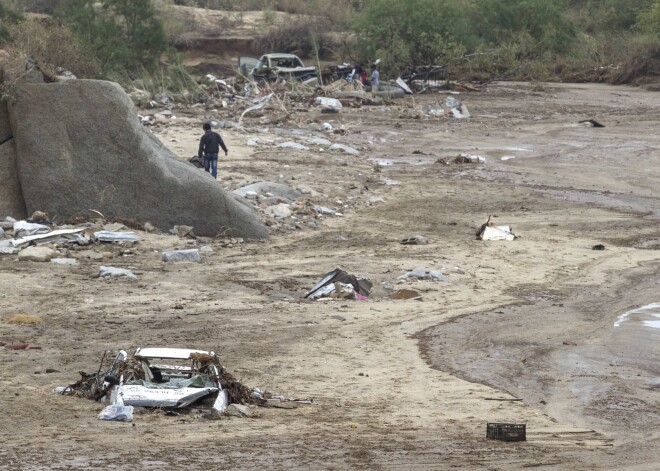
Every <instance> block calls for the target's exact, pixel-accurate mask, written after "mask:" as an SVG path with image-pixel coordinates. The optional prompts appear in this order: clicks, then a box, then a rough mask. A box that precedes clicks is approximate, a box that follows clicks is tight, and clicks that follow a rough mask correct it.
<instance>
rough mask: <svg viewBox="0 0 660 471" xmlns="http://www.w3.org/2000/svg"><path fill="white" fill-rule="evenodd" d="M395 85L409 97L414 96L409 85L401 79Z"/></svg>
mask: <svg viewBox="0 0 660 471" xmlns="http://www.w3.org/2000/svg"><path fill="white" fill-rule="evenodd" d="M394 84H395V85H396V86H397V87H399V88H400V89H401V90H403V91H404V92H406V93H407V94H408V95H412V94H413V92H412V90H411V89H410V87H409V86H408V84H407V83H406V82H405V81H404V80H403V79H402V78H401V77H399V78H397V79H396V80H395V81H394Z"/></svg>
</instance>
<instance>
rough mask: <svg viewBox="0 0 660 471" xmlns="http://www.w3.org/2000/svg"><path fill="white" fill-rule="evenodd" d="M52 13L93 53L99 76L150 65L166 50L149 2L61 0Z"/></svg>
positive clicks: (163, 33) (140, 0)
mask: <svg viewBox="0 0 660 471" xmlns="http://www.w3.org/2000/svg"><path fill="white" fill-rule="evenodd" d="M56 13H57V16H58V17H59V18H60V19H61V20H62V21H63V22H64V23H65V24H67V25H69V26H70V28H71V29H72V30H73V31H74V32H75V33H76V35H77V36H78V38H79V39H80V41H81V42H82V43H83V44H84V45H86V46H87V47H89V48H90V49H91V50H92V51H94V55H95V56H96V58H97V59H98V61H99V63H100V67H101V72H102V74H103V75H108V74H115V75H116V74H119V75H122V74H125V73H126V74H129V75H130V74H131V72H133V71H136V70H138V68H139V67H144V66H152V65H154V64H156V63H157V61H158V59H159V57H160V54H161V53H163V52H164V51H165V49H166V47H167V41H166V36H165V32H164V30H163V25H162V23H161V22H160V20H159V19H158V18H157V17H156V14H155V10H154V7H153V5H152V4H151V1H150V0H101V1H100V2H98V1H96V0H62V1H61V2H60V6H59V8H58V10H57V12H56Z"/></svg>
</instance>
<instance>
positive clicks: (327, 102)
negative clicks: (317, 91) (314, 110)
mask: <svg viewBox="0 0 660 471" xmlns="http://www.w3.org/2000/svg"><path fill="white" fill-rule="evenodd" d="M314 103H316V104H317V105H320V106H322V107H323V109H324V110H328V109H329V110H341V109H342V108H343V106H342V104H341V101H339V100H337V99H336V98H327V97H322V96H319V97H316V100H315V102H314Z"/></svg>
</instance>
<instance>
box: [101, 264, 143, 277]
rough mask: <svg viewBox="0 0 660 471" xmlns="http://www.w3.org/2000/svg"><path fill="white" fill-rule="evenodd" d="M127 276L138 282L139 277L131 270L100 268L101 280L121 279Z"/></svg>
mask: <svg viewBox="0 0 660 471" xmlns="http://www.w3.org/2000/svg"><path fill="white" fill-rule="evenodd" d="M123 276H125V277H126V278H130V279H132V280H137V276H135V273H133V272H132V271H130V270H127V269H126V268H117V267H103V266H102V267H99V277H101V278H120V277H123Z"/></svg>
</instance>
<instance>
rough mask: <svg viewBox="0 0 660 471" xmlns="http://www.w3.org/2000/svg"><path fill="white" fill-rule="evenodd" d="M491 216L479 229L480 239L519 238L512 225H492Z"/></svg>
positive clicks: (478, 235)
mask: <svg viewBox="0 0 660 471" xmlns="http://www.w3.org/2000/svg"><path fill="white" fill-rule="evenodd" d="M490 218H491V217H490V216H488V220H487V221H486V222H485V223H484V224H482V225H481V227H480V228H479V230H478V231H477V239H478V240H515V239H517V238H518V236H517V235H515V234H514V233H513V230H512V229H511V226H492V225H491V224H490Z"/></svg>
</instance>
